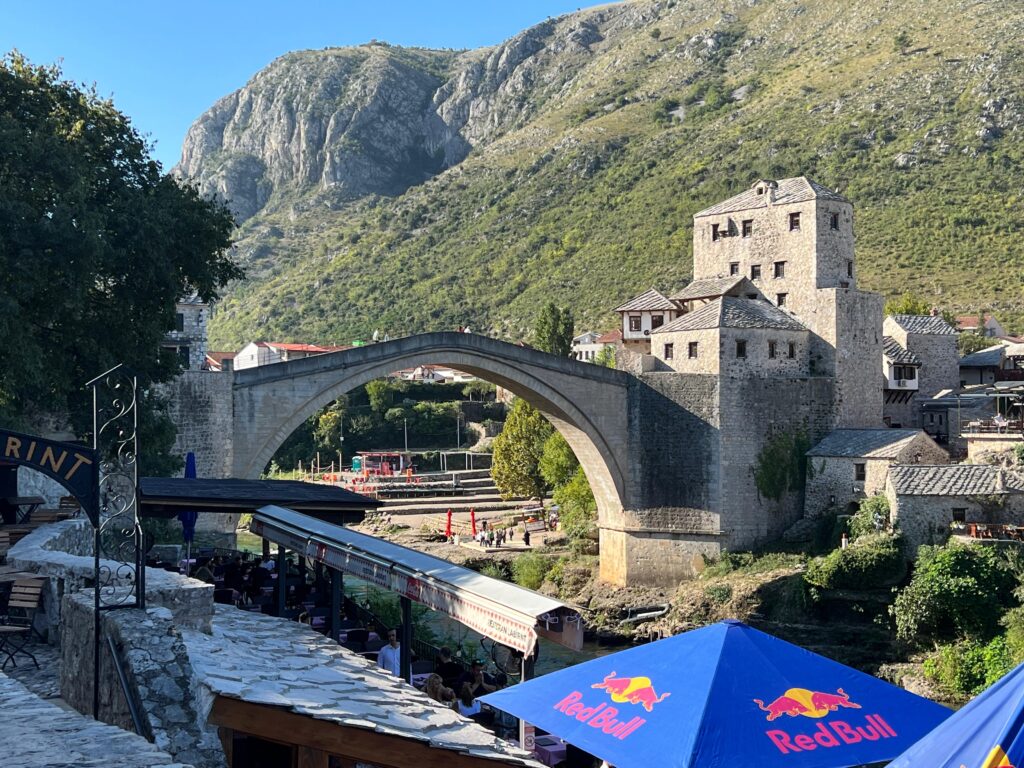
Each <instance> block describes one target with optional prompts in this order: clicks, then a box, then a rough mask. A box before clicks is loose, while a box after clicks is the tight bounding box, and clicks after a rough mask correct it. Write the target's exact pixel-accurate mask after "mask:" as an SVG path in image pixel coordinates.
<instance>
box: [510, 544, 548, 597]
mask: <svg viewBox="0 0 1024 768" xmlns="http://www.w3.org/2000/svg"><path fill="white" fill-rule="evenodd" d="M550 569H551V560H550V558H547V557H544V555H539V554H537V553H536V552H528V553H526V554H525V555H520V556H519V557H517V558H516V559H515V560H513V561H512V580H513V581H514V582H515V583H516V584H518V585H519V586H521V587H526V588H527V589H539V588H540V585H541V584H543V583H544V577H545V576H547V574H548V571H549V570H550Z"/></svg>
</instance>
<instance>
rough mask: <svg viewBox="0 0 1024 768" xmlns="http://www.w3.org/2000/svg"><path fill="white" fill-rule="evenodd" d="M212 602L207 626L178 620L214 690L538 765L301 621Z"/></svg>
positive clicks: (202, 680) (202, 678) (200, 678)
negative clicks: (184, 624) (198, 627)
mask: <svg viewBox="0 0 1024 768" xmlns="http://www.w3.org/2000/svg"><path fill="white" fill-rule="evenodd" d="M214 609H215V613H214V617H213V622H212V626H211V632H210V634H205V633H203V632H199V631H197V630H194V629H187V628H183V629H182V639H183V640H184V641H185V645H186V647H187V648H188V651H189V658H190V659H191V661H192V666H193V669H194V671H195V675H196V678H197V682H198V684H200V685H202V686H203V687H205V688H207V689H209V690H210V691H212V692H213V693H214V694H216V695H220V696H226V697H230V698H233V699H240V700H242V701H247V702H251V703H255V704H269V705H271V706H275V707H282V708H284V709H286V710H289V711H291V712H294V713H297V714H300V715H306V716H307V717H309V718H311V719H316V720H323V721H326V722H329V723H335V724H337V725H338V726H339V727H346V728H359V729H365V730H368V731H374V732H376V733H380V734H387V735H389V736H397V737H399V738H402V739H409V740H412V741H417V742H420V743H422V744H425V745H429V746H431V747H436V748H437V749H445V750H450V751H452V752H460V753H465V754H469V755H472V756H474V757H486V758H490V759H492V760H497V761H499V762H502V763H505V764H511V765H515V766H519V767H521V768H522V767H526V766H528V767H530V768H542V766H541V765H540V763H538V762H537V761H536V760H533V759H532V755H531V754H530V753H528V752H524V751H523V750H521V749H518V748H516V747H514V746H512V745H511V744H509V743H508V742H505V741H502V740H501V739H499V738H498V737H497V736H495V735H494V734H493V733H491V732H490V731H489V730H487V729H486V728H484V727H483V726H481V725H478V724H476V723H475V722H473V721H472V720H469V719H467V718H464V717H462V716H460V715H459V714H458V713H457V712H455V711H453V710H452V709H451V708H449V707H445V706H443V705H442V704H440V703H438V702H435V701H434V700H432V699H431V698H429V697H428V696H427V695H426V694H425V693H421V692H420V691H418V690H416V689H415V688H413V687H412V686H411V685H408V684H407V683H405V681H403V680H401V679H399V678H396V677H394V676H392V675H389V674H387V673H385V672H383V671H381V670H379V669H377V667H376V665H375V664H373V663H372V662H370V661H368V660H366V659H364V658H362V657H361V656H359V655H357V654H355V653H353V652H351V651H348V650H346V649H345V648H342V647H341V646H339V645H338V644H337V643H335V642H333V641H331V640H328V639H327V638H326V637H324V636H323V635H321V634H319V633H318V632H315V631H313V630H312V629H310V628H309V627H307V626H305V625H303V624H300V623H298V622H294V621H286V620H282V619H277V618H273V617H270V616H264V615H262V614H259V613H253V612H250V611H240V610H238V609H237V608H235V607H234V606H224V605H217V606H214ZM440 759H443V758H440Z"/></svg>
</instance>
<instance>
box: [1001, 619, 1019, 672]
mask: <svg viewBox="0 0 1024 768" xmlns="http://www.w3.org/2000/svg"><path fill="white" fill-rule="evenodd" d="M1000 624H1002V625H1003V626H1004V627H1006V647H1007V650H1008V651H1009V654H1010V659H1011V660H1012V661H1013V663H1014V664H1020V663H1022V662H1024V608H1012V609H1010V610H1009V611H1007V612H1006V615H1005V616H1003V618H1002V620H1001V621H1000Z"/></svg>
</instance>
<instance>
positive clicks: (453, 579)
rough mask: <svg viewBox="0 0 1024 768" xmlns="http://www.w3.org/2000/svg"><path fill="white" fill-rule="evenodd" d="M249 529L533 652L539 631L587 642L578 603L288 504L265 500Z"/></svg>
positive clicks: (570, 642)
mask: <svg viewBox="0 0 1024 768" xmlns="http://www.w3.org/2000/svg"><path fill="white" fill-rule="evenodd" d="M249 530H250V531H252V532H253V533H254V534H256V535H257V536H262V537H263V538H265V539H269V540H271V541H274V542H277V543H278V544H280V545H282V546H284V547H287V548H288V549H292V550H295V551H298V552H302V553H304V554H305V555H306V557H310V558H313V559H315V560H317V561H319V562H321V563H324V564H325V565H327V566H328V567H329V568H334V569H336V570H339V571H343V572H344V573H350V574H352V575H353V576H356V577H358V578H360V579H363V580H365V581H367V582H369V583H371V584H374V585H376V586H378V587H381V588H382V589H387V590H390V591H392V592H395V593H397V594H399V595H402V596H404V597H408V598H409V599H410V600H414V601H415V602H418V603H421V604H423V605H425V606H427V607H428V608H431V609H433V610H435V611H439V612H441V613H444V614H445V615H447V616H450V617H451V618H453V619H455V620H456V621H458V622H460V623H462V624H465V625H466V626H468V627H470V628H471V629H473V630H476V631H477V632H479V633H480V634H482V635H484V636H485V637H489V638H491V639H492V640H495V641H497V642H499V643H502V644H504V645H507V646H509V647H511V648H515V649H516V650H519V651H522V652H523V653H525V654H530V653H532V652H533V649H534V647H535V646H536V644H537V636H538V635H541V636H543V637H546V638H548V639H549V640H553V641H554V642H556V643H559V644H561V645H565V646H567V647H569V648H573V649H574V650H579V649H580V648H581V647H582V644H583V622H582V619H581V616H580V614H579V611H578V610H577V609H575V608H572V607H570V606H568V605H566V604H565V603H563V602H561V601H559V600H555V599H554V598H551V597H547V596H546V595H541V594H538V593H537V592H534V591H532V590H529V589H525V588H523V587H520V586H517V585H515V584H510V583H508V582H506V581H502V580H501V579H494V578H491V577H490V576H484V575H483V574H480V573H477V572H476V571H474V570H472V569H471V568H464V567H462V566H460V565H454V564H453V563H450V562H448V561H447V560H443V559H441V558H439V557H434V556H433V555H428V554H426V553H424V552H418V551H416V550H414V549H409V548H408V547H403V546H401V545H399V544H393V543H392V542H390V541H384V540H382V539H378V538H376V537H375V536H368V535H366V534H363V533H359V532H357V531H353V530H351V529H348V528H343V527H342V526H339V525H334V524H332V523H326V522H324V521H322V520H318V519H316V518H314V517H310V516H309V515H304V514H302V513H301V512H296V511H294V510H291V509H285V508H284V507H277V506H267V507H262V508H260V510H259V511H258V512H256V513H255V514H254V515H253V519H252V523H251V524H250V526H249Z"/></svg>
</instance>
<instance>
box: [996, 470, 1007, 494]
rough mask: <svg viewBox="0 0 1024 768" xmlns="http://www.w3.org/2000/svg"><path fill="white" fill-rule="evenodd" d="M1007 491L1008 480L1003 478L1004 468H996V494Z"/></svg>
mask: <svg viewBox="0 0 1024 768" xmlns="http://www.w3.org/2000/svg"><path fill="white" fill-rule="evenodd" d="M1005 490H1006V478H1005V477H1003V468H1002V467H997V468H996V493H1002V492H1003V491H1005Z"/></svg>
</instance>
